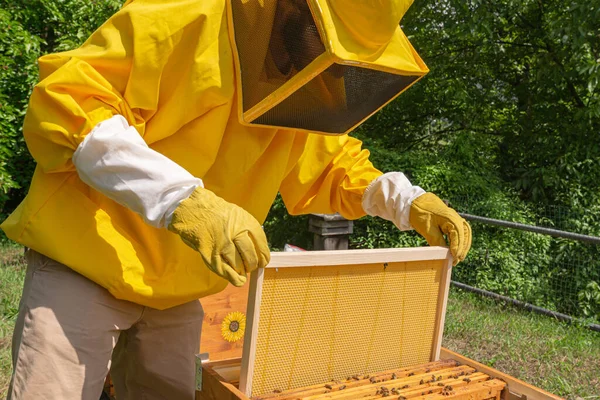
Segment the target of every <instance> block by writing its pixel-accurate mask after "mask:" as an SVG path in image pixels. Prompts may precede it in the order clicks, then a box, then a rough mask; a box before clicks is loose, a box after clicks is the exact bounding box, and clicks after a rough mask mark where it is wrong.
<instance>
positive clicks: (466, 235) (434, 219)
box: [409, 193, 471, 265]
mask: <svg viewBox="0 0 600 400" xmlns="http://www.w3.org/2000/svg"><path fill="white" fill-rule="evenodd" d="M409 218H410V219H409V220H410V224H411V225H412V226H413V228H414V229H415V230H416V231H417V232H418V233H419V234H420V235H421V236H423V237H424V238H425V239H426V240H427V243H429V245H430V246H447V244H446V239H444V234H445V235H446V236H447V237H448V241H449V242H450V253H451V254H452V257H453V259H454V265H456V264H458V263H459V262H460V261H462V260H464V259H465V257H466V256H467V253H468V252H469V249H470V248H471V226H470V225H469V223H468V222H467V221H465V220H464V219H463V218H462V217H461V216H460V215H458V213H457V212H456V211H454V210H453V209H452V208H450V207H448V206H447V205H446V204H444V202H443V201H442V200H441V199H440V198H439V197H437V196H436V195H435V194H433V193H425V194H422V195H421V196H419V197H417V198H416V199H414V200H413V201H412V205H411V208H410V217H409Z"/></svg>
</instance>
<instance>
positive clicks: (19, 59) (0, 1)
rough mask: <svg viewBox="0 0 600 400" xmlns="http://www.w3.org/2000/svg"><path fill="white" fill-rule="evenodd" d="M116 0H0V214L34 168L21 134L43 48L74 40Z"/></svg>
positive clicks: (59, 46) (117, 5)
mask: <svg viewBox="0 0 600 400" xmlns="http://www.w3.org/2000/svg"><path fill="white" fill-rule="evenodd" d="M121 3H122V1H121V0H93V1H90V0H48V1H42V0H22V1H18V2H14V1H7V0H0V28H1V29H0V220H2V219H4V217H6V215H7V214H8V213H10V212H11V211H12V210H13V209H14V208H15V207H16V206H17V205H18V204H19V203H20V201H21V200H22V199H23V197H24V196H25V194H26V192H27V188H28V186H29V181H30V179H31V176H32V174H33V170H34V168H35V165H34V162H33V160H32V159H31V156H30V155H29V152H28V151H27V147H26V145H25V141H24V139H23V135H22V125H23V118H24V116H25V111H26V109H27V103H28V98H29V94H30V93H31V90H32V89H33V86H34V85H35V83H36V82H37V79H38V67H37V62H36V60H37V59H38V57H40V56H41V55H43V54H47V53H54V52H58V51H64V50H69V49H72V48H75V47H77V46H79V45H80V44H81V43H82V42H83V41H84V40H85V39H86V38H87V37H88V36H89V35H90V33H92V32H93V31H94V30H95V29H96V28H97V27H98V26H99V25H100V24H101V23H102V22H104V21H105V20H106V19H107V18H108V17H109V16H110V15H111V14H113V13H114V12H116V11H117V10H118V9H119V8H120V6H121Z"/></svg>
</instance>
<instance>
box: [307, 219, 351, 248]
mask: <svg viewBox="0 0 600 400" xmlns="http://www.w3.org/2000/svg"><path fill="white" fill-rule="evenodd" d="M353 227H354V224H353V222H352V221H349V220H347V219H346V218H344V217H342V216H341V215H339V214H311V215H310V216H309V218H308V230H309V232H312V233H314V234H315V235H314V241H313V247H314V249H315V250H347V249H348V238H349V237H350V234H352V231H353Z"/></svg>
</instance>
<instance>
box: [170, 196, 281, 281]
mask: <svg viewBox="0 0 600 400" xmlns="http://www.w3.org/2000/svg"><path fill="white" fill-rule="evenodd" d="M169 230H170V231H172V232H175V233H177V234H178V235H179V236H180V237H181V239H182V240H183V241H184V242H185V244H187V245H188V246H190V247H191V248H193V249H194V250H196V251H198V252H199V253H200V255H201V256H202V259H203V260H204V263H205V264H206V266H207V267H208V268H210V270H211V271H213V272H214V273H215V274H217V275H219V276H220V277H223V278H225V279H227V280H228V281H229V282H231V283H232V284H233V285H235V286H242V285H244V283H246V274H248V273H250V272H252V271H254V270H255V269H256V268H264V267H265V266H266V265H267V264H268V263H269V260H270V257H271V253H270V252H269V246H268V245H267V238H266V236H265V233H264V231H263V229H262V227H261V226H260V224H259V223H258V221H257V220H256V219H255V218H254V217H253V216H252V215H250V214H249V213H248V212H247V211H246V210H244V209H243V208H241V207H239V206H237V205H235V204H232V203H229V202H227V201H225V200H223V199H222V198H220V197H218V196H217V195H215V194H214V193H213V192H211V191H210V190H206V189H204V188H201V187H199V188H197V189H196V190H195V191H194V192H193V193H192V194H191V196H190V197H188V198H187V199H185V200H184V201H182V202H181V204H180V205H179V206H178V207H177V209H176V210H175V212H174V213H173V217H172V219H171V223H170V224H169Z"/></svg>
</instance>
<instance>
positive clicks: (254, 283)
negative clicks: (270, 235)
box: [240, 253, 291, 397]
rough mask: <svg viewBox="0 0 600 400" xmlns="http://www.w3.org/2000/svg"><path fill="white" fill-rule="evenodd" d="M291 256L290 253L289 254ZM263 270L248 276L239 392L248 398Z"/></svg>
mask: <svg viewBox="0 0 600 400" xmlns="http://www.w3.org/2000/svg"><path fill="white" fill-rule="evenodd" d="M290 254H291V253H290ZM263 278H264V269H262V268H259V269H257V270H255V271H254V272H252V274H250V291H249V294H248V312H247V314H246V335H245V336H244V349H245V351H244V353H243V355H242V369H241V372H240V390H241V391H242V393H244V394H245V395H246V396H248V397H250V395H251V390H252V375H253V374H254V355H255V354H256V337H257V336H258V318H259V314H260V299H261V295H262V284H263Z"/></svg>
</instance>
